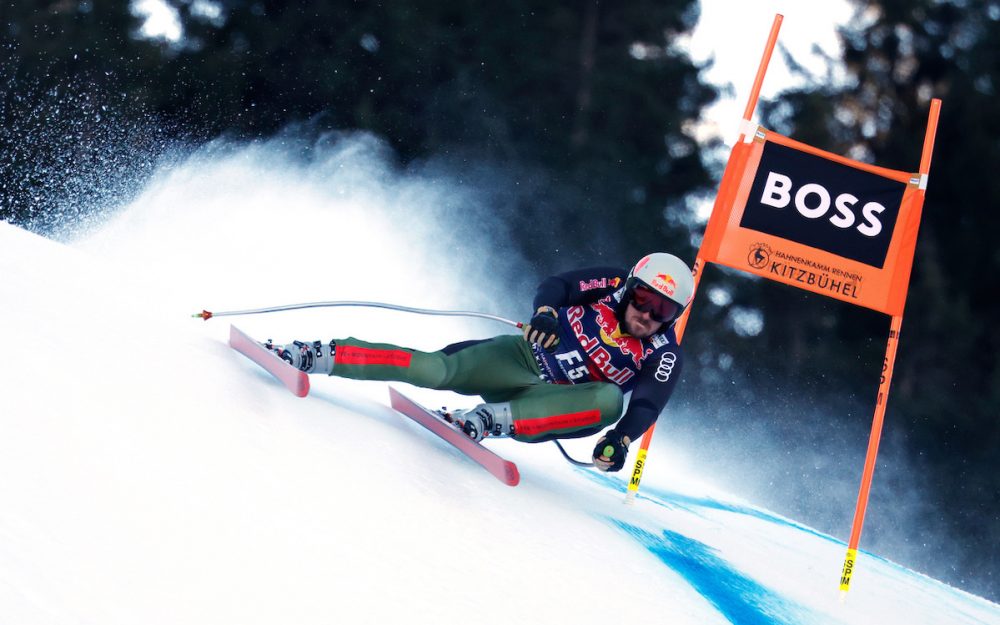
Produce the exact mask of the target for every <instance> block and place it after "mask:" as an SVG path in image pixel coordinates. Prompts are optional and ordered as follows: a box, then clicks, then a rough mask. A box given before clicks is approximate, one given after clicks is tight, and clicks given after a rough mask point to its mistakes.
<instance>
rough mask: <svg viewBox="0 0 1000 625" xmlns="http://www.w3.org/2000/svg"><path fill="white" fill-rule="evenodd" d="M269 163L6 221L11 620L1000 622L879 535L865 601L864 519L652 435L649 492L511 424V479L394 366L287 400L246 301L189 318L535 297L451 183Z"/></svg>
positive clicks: (417, 328)
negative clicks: (797, 500)
mask: <svg viewBox="0 0 1000 625" xmlns="http://www.w3.org/2000/svg"><path fill="white" fill-rule="evenodd" d="M266 157H267V155H266V154H263V153H260V152H256V151H255V150H254V149H252V148H247V149H245V150H240V151H235V152H232V153H228V154H226V155H223V156H213V157H212V158H208V157H207V156H205V155H204V154H203V155H201V156H200V157H199V156H198V155H196V156H194V157H192V160H191V161H189V162H187V163H186V164H184V165H183V166H181V167H174V168H168V169H165V170H164V171H163V172H161V174H160V175H159V176H158V177H157V178H156V179H154V180H153V181H152V182H151V183H150V184H149V185H148V187H146V188H145V190H144V191H143V192H142V193H140V194H138V197H137V199H136V200H135V201H134V202H133V203H132V204H131V205H130V206H128V207H126V208H124V209H122V210H120V211H118V212H117V213H116V215H115V216H114V217H113V218H111V219H107V220H105V221H103V222H101V223H100V224H99V225H98V226H95V227H94V228H92V229H91V230H90V231H88V232H85V233H82V234H79V235H78V236H76V237H75V238H74V239H73V240H72V242H71V243H69V244H65V243H59V242H55V241H52V240H48V239H44V238H41V237H39V236H36V235H34V234H30V233H28V232H26V231H23V230H20V229H18V228H16V227H14V226H11V225H9V224H4V223H0V276H2V280H0V327H3V328H4V330H5V339H6V340H5V343H6V345H5V349H4V355H3V357H2V358H0V380H2V381H3V402H2V407H0V502H2V504H0V622H3V623H12V624H15V623H16V624H20V625H28V624H56V623H58V624H64V623H95V624H100V625H117V624H122V625H135V624H137V623H142V624H144V625H153V624H157V623H163V624H178V623H205V624H219V623H240V624H242V625H249V624H255V623H274V624H277V623H296V624H303V625H304V624H309V623H317V624H320V623H322V624H329V623H415V622H417V623H421V622H434V623H439V624H442V625H446V624H451V623H455V624H459V623H460V624H463V625H465V624H467V623H497V624H505V625H506V624H511V623H574V624H577V625H583V624H585V623H595V624H596V623H602V624H603V623H609V622H613V623H640V622H645V623H659V622H664V623H673V624H683V623H692V624H693V623H698V624H701V625H711V624H716V623H718V624H723V623H737V624H750V625H755V624H761V625H763V624H769V625H770V624H788V625H791V624H796V625H808V624H812V623H843V624H845V625H846V624H850V625H861V624H867V623H871V624H878V625H884V624H886V623H907V624H916V623H927V624H933V625H940V624H944V623H993V624H1000V606H997V605H996V604H993V603H990V602H989V601H986V600H984V599H981V598H978V597H976V596H973V595H970V594H967V593H965V592H962V591H960V590H957V589H954V588H952V587H949V586H947V585H945V584H942V583H940V582H937V581H935V580H934V579H931V578H929V577H926V576H924V575H921V574H918V573H915V572H912V571H909V570H907V569H905V568H903V567H901V566H898V565H896V564H894V563H893V562H890V561H888V560H885V559H883V558H880V557H879V556H878V555H877V554H869V553H862V554H861V557H860V558H859V561H858V565H857V570H856V573H855V574H854V580H853V584H852V590H851V592H850V593H849V594H848V596H847V597H846V601H841V600H840V596H839V592H838V585H839V575H840V569H841V565H842V563H843V559H844V554H845V549H846V548H845V545H844V543H843V542H842V541H841V540H837V539H835V538H833V537H831V536H828V535H825V534H822V533H820V532H817V531H814V530H812V529H810V528H809V527H805V526H803V525H801V524H798V523H796V522H795V521H792V520H790V519H787V518H783V517H781V516H779V515H776V514H772V513H770V512H768V511H767V510H764V509H761V508H759V507H756V506H754V505H753V503H752V502H748V501H743V500H741V499H740V498H739V497H736V496H734V495H732V494H728V493H725V492H720V491H719V489H717V488H713V487H712V486H711V485H708V484H704V483H700V482H699V481H698V480H697V479H695V478H694V477H692V476H690V475H685V474H683V472H681V471H678V470H677V468H676V467H675V466H674V463H672V458H671V455H670V451H669V450H668V449H665V448H659V447H658V446H657V443H656V441H655V440H654V444H653V447H652V448H651V450H650V457H649V463H648V468H647V471H646V474H645V476H644V479H643V484H642V488H641V490H640V496H639V498H638V500H637V501H636V502H635V505H631V506H629V505H625V504H624V503H623V501H624V491H625V484H626V475H625V474H626V473H627V471H625V472H623V473H621V474H614V475H602V474H598V473H596V472H594V471H591V470H587V469H580V468H576V467H573V466H571V465H569V464H568V463H567V462H565V461H564V460H563V459H562V458H561V457H560V456H559V454H558V451H557V450H556V448H555V447H554V446H553V445H550V444H543V445H526V444H520V443H516V442H513V441H509V440H499V441H490V442H488V443H487V444H488V445H489V446H490V447H491V448H492V449H494V450H495V451H496V452H498V453H499V454H501V455H503V456H505V457H507V458H509V459H510V460H512V461H514V462H516V463H517V465H518V467H519V469H520V472H521V484H520V485H519V486H517V487H516V488H510V487H508V486H505V485H503V484H501V483H500V482H499V481H497V480H496V479H495V478H494V477H492V476H491V475H490V474H488V473H487V472H485V471H483V470H482V469H481V468H480V467H478V466H477V465H475V464H474V463H472V462H470V461H469V460H468V459H466V458H465V457H464V456H463V455H461V454H460V453H458V452H456V451H455V450H454V449H452V448H451V447H449V446H448V445H447V444H446V443H444V442H442V441H441V440H440V439H437V438H436V437H434V436H433V435H432V434H430V433H428V432H427V431H425V430H423V429H422V428H421V427H420V426H418V425H416V424H415V423H413V422H411V421H409V420H408V419H406V418H404V417H402V416H400V415H398V414H397V413H395V412H393V411H392V410H391V409H389V408H388V396H387V389H386V385H385V384H381V383H373V382H355V381H348V380H338V379H333V378H317V377H313V379H312V389H313V390H312V393H311V394H310V396H309V397H307V398H305V399H300V398H297V397H295V396H293V395H292V394H290V393H289V392H288V391H286V390H285V389H284V388H283V387H282V386H281V385H280V384H278V383H277V382H276V381H275V380H273V379H272V378H271V377H270V376H269V375H268V374H266V373H265V372H264V371H263V370H261V369H260V368H258V367H257V366H255V365H254V364H253V363H251V362H250V361H248V360H247V359H245V358H244V357H242V356H241V355H239V354H238V353H236V352H234V351H233V350H231V349H230V348H229V347H228V346H227V342H226V341H227V337H228V332H229V323H230V319H226V318H216V319H213V320H210V321H208V322H203V321H200V320H197V319H192V318H191V314H192V313H195V312H198V311H200V310H201V309H202V308H208V309H210V310H224V309H243V308H253V307H256V306H265V305H273V304H287V303H298V302H305V301H320V300H333V299H372V300H378V301H394V302H396V303H401V304H405V305H410V306H423V307H430V308H459V309H478V310H483V311H485V312H494V313H499V312H505V313H508V314H517V313H516V311H517V310H518V308H517V307H511V308H503V309H501V307H500V306H497V305H496V304H495V302H497V301H499V300H500V296H501V295H503V294H506V296H507V297H508V298H510V299H515V298H521V297H529V298H530V289H531V288H532V287H533V285H522V284H520V280H519V275H521V273H522V272H524V271H525V268H524V267H523V266H521V265H519V264H518V263H519V262H520V261H518V260H517V259H516V258H512V259H509V260H508V261H507V262H505V263H504V264H497V263H495V262H493V261H490V260H489V259H488V258H479V257H477V256H476V254H475V250H477V249H483V248H482V246H484V245H488V244H489V242H490V236H491V235H490V234H489V232H487V231H483V232H473V233H468V232H466V233H460V234H455V233H451V231H449V230H448V229H447V228H446V227H444V225H443V224H446V223H447V221H448V219H450V217H449V215H450V213H449V209H448V206H449V204H448V202H451V201H455V200H454V198H451V197H450V196H444V195H440V196H435V194H436V193H439V192H438V191H436V190H435V189H433V188H429V187H428V186H427V185H426V184H425V181H421V180H420V179H392V180H388V179H386V177H384V176H381V175H379V174H377V173H373V172H372V171H370V170H366V169H364V167H362V166H361V165H363V163H364V158H363V156H358V155H351V154H333V155H331V156H329V157H328V158H327V160H326V161H324V162H323V163H320V164H319V165H316V164H313V165H311V166H310V167H299V168H296V167H294V166H290V165H289V166H285V167H282V168H274V167H271V166H269V163H268V160H267V158H266ZM199 158H200V159H201V160H200V161H199ZM359 162H360V163H361V165H359ZM428 195H430V196H431V199H432V200H433V201H428V200H427V198H428ZM417 197H419V198H421V200H420V202H421V203H422V205H423V206H430V205H433V206H435V207H438V208H439V209H440V210H438V211H437V212H435V211H434V210H421V211H416V210H411V209H412V207H413V205H414V204H413V203H414V201H415V200H414V198H417ZM434 198H437V199H434ZM437 200H440V201H437ZM442 206H443V207H444V208H440V207H442ZM459 275H461V276H462V278H461V279H459V278H458V277H457V276H459ZM525 289H527V290H525ZM510 311H514V312H510ZM233 321H234V323H236V324H237V325H239V326H240V327H241V328H242V329H244V330H245V331H247V332H248V333H249V334H251V335H252V336H255V337H258V338H260V339H265V338H273V339H274V340H275V341H278V342H288V341H291V340H292V339H305V340H313V339H329V338H331V337H336V336H346V335H355V336H359V337H363V338H368V339H372V340H381V341H391V342H398V343H401V344H404V345H408V346H412V347H416V348H420V349H434V348H437V347H441V346H443V345H445V344H447V343H449V342H453V341H457V340H463V339H468V338H482V337H485V336H490V335H492V334H499V333H504V332H506V331H508V329H507V328H506V327H505V326H503V325H499V324H493V323H490V322H473V321H464V320H456V319H454V318H436V317H415V316H411V315H403V314H400V313H392V312H387V311H372V310H357V309H350V310H348V309H336V310H330V309H327V310H311V311H303V312H296V313H283V314H274V315H261V316H249V317H240V318H236V319H234V320H233ZM400 388H401V390H403V391H404V392H406V393H408V394H411V395H412V396H413V397H414V398H416V399H418V400H419V401H423V402H425V403H426V404H427V405H430V406H435V407H436V406H439V405H442V404H449V405H453V406H463V405H471V403H472V401H473V400H471V399H470V398H463V397H460V396H457V395H451V394H447V393H436V392H431V391H426V390H422V389H413V388H412V387H407V386H406V385H400ZM593 443H594V441H593V440H592V439H586V440H581V441H569V442H568V444H567V446H568V449H569V450H570V452H571V453H573V454H574V455H576V456H577V457H581V458H584V457H586V456H587V455H588V454H589V451H590V449H591V448H592V446H593ZM633 453H634V452H633ZM633 458H634V456H633V457H631V458H630V462H629V464H628V465H627V466H628V467H630V466H631V460H632V459H633ZM845 529H846V528H845ZM900 531H905V528H901V529H900Z"/></svg>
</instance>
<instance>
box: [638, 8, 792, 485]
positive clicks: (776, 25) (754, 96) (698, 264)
mask: <svg viewBox="0 0 1000 625" xmlns="http://www.w3.org/2000/svg"><path fill="white" fill-rule="evenodd" d="M782 20H784V16H783V15H781V14H780V13H777V14H775V16H774V21H773V22H771V32H770V34H768V37H767V44H766V45H765V46H764V55H763V56H762V57H761V59H760V65H759V66H758V67H757V76H756V77H754V80H753V87H752V88H751V90H750V97H749V98H748V100H747V105H746V108H745V109H744V110H743V119H744V120H747V121H749V119H750V116H751V115H753V112H754V109H756V108H757V100H758V98H759V97H760V88H761V85H762V84H763V83H764V74H766V73H767V66H768V64H769V63H770V62H771V54H772V53H773V52H774V46H775V45H777V43H778V31H779V30H781V22H782ZM745 132H748V130H747V129H746V127H745V126H744V127H743V128H742V129H741V131H740V134H741V135H742V134H743V133H745ZM725 183H726V181H725V176H723V181H722V185H725ZM720 195H721V189H720ZM702 245H704V241H703V242H702ZM704 265H705V262H704V261H703V260H702V256H701V249H700V248H699V250H698V255H697V256H696V258H695V261H694V267H693V268H692V274H693V275H694V292H695V293H697V292H698V283H699V282H700V281H701V273H702V269H703V268H704ZM693 305H694V296H693V295H692V300H691V304H690V305H688V307H687V310H685V311H684V314H683V315H681V318H680V319H678V320H677V328H676V331H675V332H676V336H677V343H678V344H680V342H681V337H683V336H684V329H685V328H686V327H687V320H688V316H689V315H690V313H691V306H693ZM655 430H656V423H655V422H654V423H653V425H651V426H649V429H648V430H646V433H645V434H643V435H642V443H641V444H640V445H639V453H638V455H637V456H636V459H635V466H634V468H633V469H632V477H631V479H630V480H629V482H628V492H627V493H626V494H625V503H628V504H630V503H633V502H635V496H636V493H638V492H639V482H640V481H641V480H642V471H643V469H644V468H645V465H646V454H647V453H648V451H649V443H650V441H652V440H653V432H654V431H655Z"/></svg>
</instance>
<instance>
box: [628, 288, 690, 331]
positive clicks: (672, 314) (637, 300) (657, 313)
mask: <svg viewBox="0 0 1000 625" xmlns="http://www.w3.org/2000/svg"><path fill="white" fill-rule="evenodd" d="M632 307H633V308H635V309H636V310H638V311H639V312H644V313H649V318H650V319H652V320H653V321H659V322H660V323H668V322H670V321H673V320H674V319H675V318H676V317H677V313H679V312H680V309H681V307H680V305H679V304H678V303H677V302H675V301H673V300H669V299H667V298H665V297H663V296H662V295H660V294H659V293H657V292H656V291H653V290H652V289H650V288H648V287H645V286H643V285H641V284H637V285H635V288H633V289H632Z"/></svg>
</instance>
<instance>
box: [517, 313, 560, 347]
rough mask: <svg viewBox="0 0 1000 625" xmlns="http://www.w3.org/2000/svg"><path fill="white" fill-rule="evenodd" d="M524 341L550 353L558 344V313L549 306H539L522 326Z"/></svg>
mask: <svg viewBox="0 0 1000 625" xmlns="http://www.w3.org/2000/svg"><path fill="white" fill-rule="evenodd" d="M524 340H525V341H528V342H529V343H534V344H535V345H538V346H539V347H542V348H543V349H545V350H546V351H549V352H551V351H552V350H553V349H555V347H556V345H558V344H559V313H557V312H556V310H555V309H554V308H552V307H551V306H539V307H538V310H536V311H535V316H534V317H532V318H531V321H529V322H528V323H527V324H525V326H524Z"/></svg>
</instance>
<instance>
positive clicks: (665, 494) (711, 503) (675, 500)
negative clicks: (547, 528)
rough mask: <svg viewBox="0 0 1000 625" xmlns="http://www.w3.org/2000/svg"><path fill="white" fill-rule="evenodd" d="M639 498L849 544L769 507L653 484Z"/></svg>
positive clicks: (613, 484) (603, 478)
mask: <svg viewBox="0 0 1000 625" xmlns="http://www.w3.org/2000/svg"><path fill="white" fill-rule="evenodd" d="M581 471H584V470H583V469H581ZM584 473H585V474H586V475H587V476H588V477H589V478H590V479H591V480H593V481H594V482H596V483H598V484H600V485H602V486H606V487H609V488H612V489H614V490H618V491H621V492H625V491H626V485H625V483H624V482H620V481H618V480H615V479H613V478H611V477H610V476H608V475H605V474H603V473H597V472H595V471H584ZM638 497H639V499H644V500H646V501H649V502H650V503H653V504H655V505H658V506H661V507H664V508H668V509H674V508H683V509H685V510H689V511H690V512H692V513H694V514H698V510H697V509H696V508H703V509H709V510H720V511H722V512H732V513H734V514H743V515H746V516H751V517H754V518H757V519H760V520H762V521H768V522H770V523H774V524H775V525H783V526H785V527H791V528H794V529H797V530H800V531H803V532H805V533H807V534H811V535H813V536H816V537H818V538H822V539H823V540H826V541H829V542H832V543H835V544H838V545H842V546H845V547H846V546H847V543H845V542H844V541H842V540H839V539H837V538H834V537H833V536H830V535H829V534H824V533H822V532H819V531H817V530H814V529H813V528H811V527H808V526H806V525H802V524H800V523H796V522H795V521H792V520H790V519H786V518H784V517H781V516H778V515H776V514H772V513H770V512H767V511H766V510H760V509H758V508H752V507H750V506H742V505H738V504H730V503H723V502H721V501H718V500H716V499H710V498H708V497H692V496H690V495H682V494H681V493H675V492H671V491H665V490H660V489H656V488H653V487H650V486H647V487H644V488H643V492H642V493H640V494H639V495H638ZM861 552H862V553H863V554H864V555H865V556H866V557H872V558H878V559H879V560H884V558H881V557H880V556H877V555H874V554H871V553H868V552H866V551H863V550H861Z"/></svg>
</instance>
